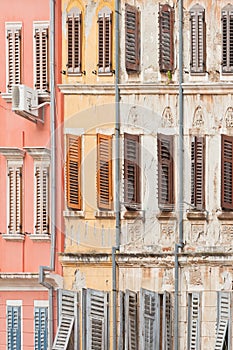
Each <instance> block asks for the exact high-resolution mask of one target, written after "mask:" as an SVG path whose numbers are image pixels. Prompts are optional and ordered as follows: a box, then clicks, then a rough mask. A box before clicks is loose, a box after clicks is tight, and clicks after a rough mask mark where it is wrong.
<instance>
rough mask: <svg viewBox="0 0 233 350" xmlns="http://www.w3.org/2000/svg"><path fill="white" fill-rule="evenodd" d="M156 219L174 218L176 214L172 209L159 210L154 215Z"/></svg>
mask: <svg viewBox="0 0 233 350" xmlns="http://www.w3.org/2000/svg"><path fill="white" fill-rule="evenodd" d="M156 217H157V219H158V220H176V219H177V216H176V214H175V213H174V212H172V211H160V212H159V213H158V214H157V215H156Z"/></svg>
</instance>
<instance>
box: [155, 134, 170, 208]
mask: <svg viewBox="0 0 233 350" xmlns="http://www.w3.org/2000/svg"><path fill="white" fill-rule="evenodd" d="M158 162H159V164H158V165H159V167H158V195H159V207H160V209H162V210H168V211H169V210H172V209H173V207H174V206H173V204H174V179H173V177H174V174H173V136H171V135H162V134H158Z"/></svg>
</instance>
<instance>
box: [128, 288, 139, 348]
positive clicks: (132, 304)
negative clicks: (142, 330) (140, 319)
mask: <svg viewBox="0 0 233 350" xmlns="http://www.w3.org/2000/svg"><path fill="white" fill-rule="evenodd" d="M137 349H138V327H137V293H135V292H133V291H130V290H128V289H127V290H126V291H125V350H137Z"/></svg>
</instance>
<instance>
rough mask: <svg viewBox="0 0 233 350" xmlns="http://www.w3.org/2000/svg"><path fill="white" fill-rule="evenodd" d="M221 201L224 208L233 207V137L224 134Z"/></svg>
mask: <svg viewBox="0 0 233 350" xmlns="http://www.w3.org/2000/svg"><path fill="white" fill-rule="evenodd" d="M221 157H222V169H221V175H222V176H221V199H222V200H221V202H222V208H223V209H233V191H232V171H233V137H231V136H226V135H222V153H221Z"/></svg>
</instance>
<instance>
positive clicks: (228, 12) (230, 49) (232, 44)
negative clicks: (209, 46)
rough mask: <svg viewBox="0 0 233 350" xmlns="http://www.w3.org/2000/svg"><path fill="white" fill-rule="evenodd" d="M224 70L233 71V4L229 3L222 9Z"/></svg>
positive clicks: (224, 71)
mask: <svg viewBox="0 0 233 350" xmlns="http://www.w3.org/2000/svg"><path fill="white" fill-rule="evenodd" d="M222 71H223V73H230V72H232V71H233V6H232V5H231V4H228V5H227V6H225V7H224V8H223V10H222Z"/></svg>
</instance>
